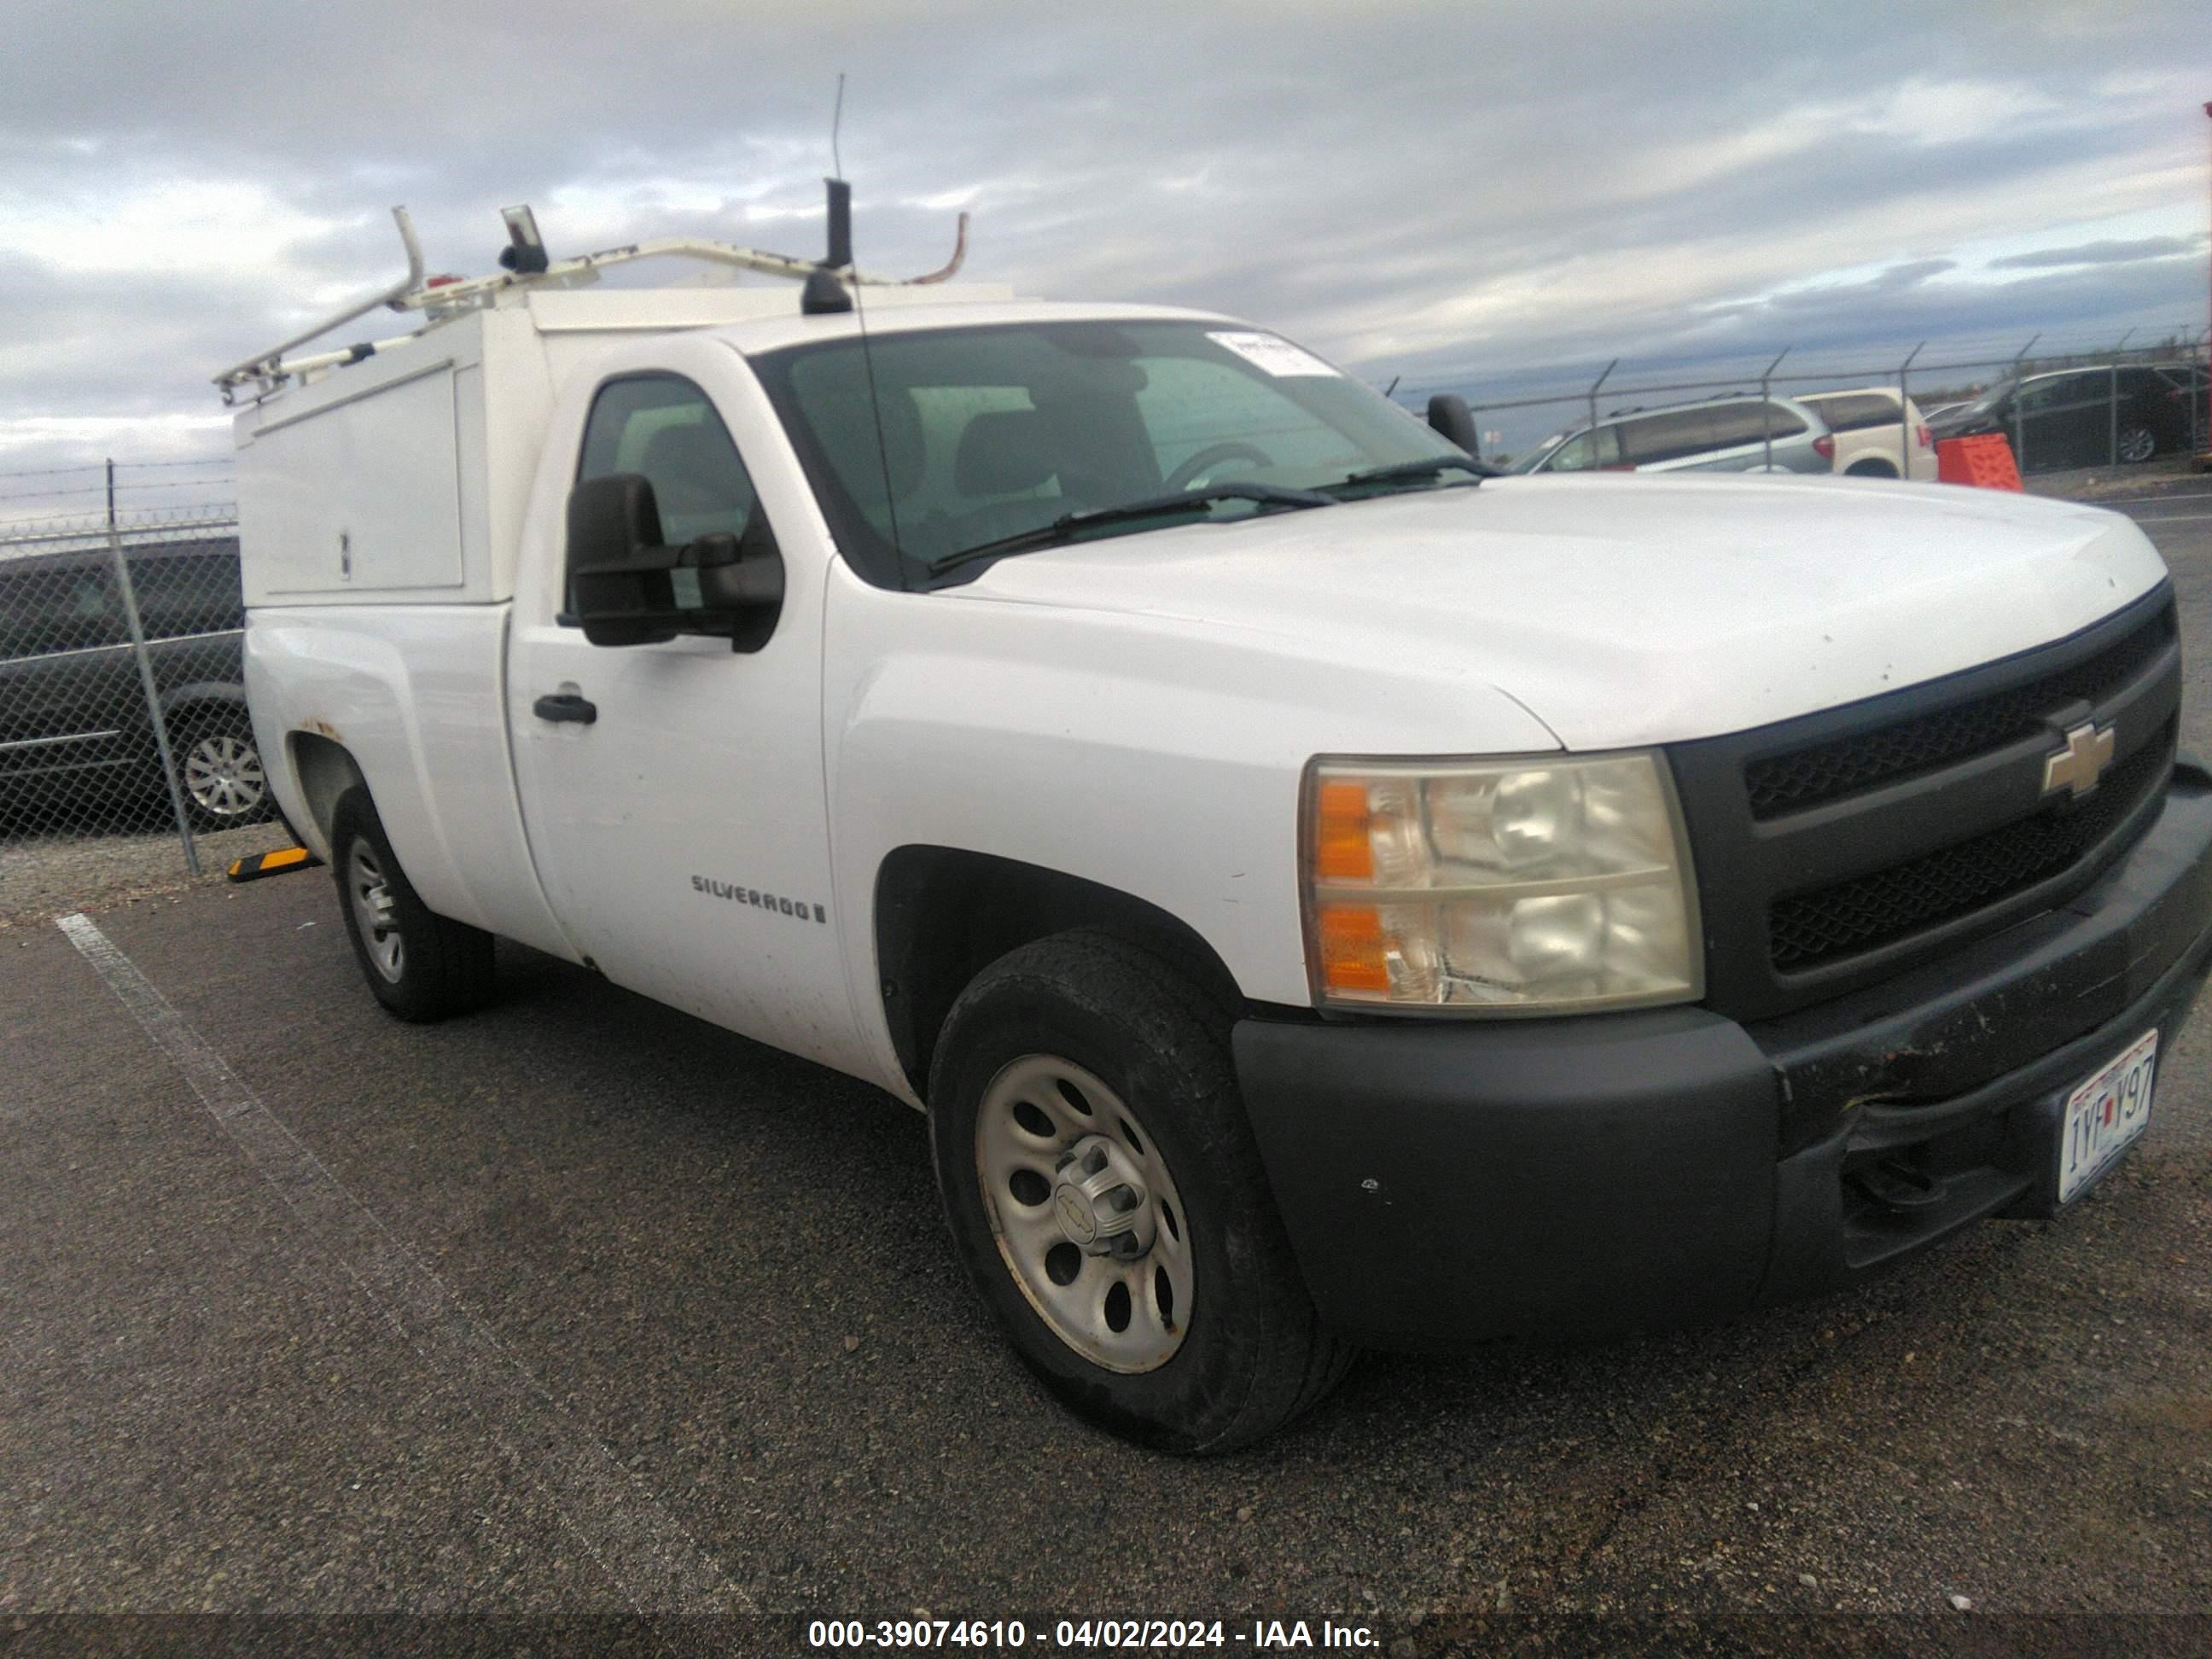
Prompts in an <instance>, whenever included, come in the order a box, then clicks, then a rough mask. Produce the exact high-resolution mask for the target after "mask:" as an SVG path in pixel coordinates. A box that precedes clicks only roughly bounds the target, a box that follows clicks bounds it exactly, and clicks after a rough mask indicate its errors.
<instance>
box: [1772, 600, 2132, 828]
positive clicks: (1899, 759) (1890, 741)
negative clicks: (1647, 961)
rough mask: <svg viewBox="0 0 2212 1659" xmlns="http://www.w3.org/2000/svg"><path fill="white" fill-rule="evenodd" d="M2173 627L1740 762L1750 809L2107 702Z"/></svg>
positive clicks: (1842, 791)
mask: <svg viewBox="0 0 2212 1659" xmlns="http://www.w3.org/2000/svg"><path fill="white" fill-rule="evenodd" d="M2173 629H2174V617H2173V612H2172V610H2170V609H2168V610H2163V611H2160V612H2159V613H2158V614H2157V615H2156V616H2154V617H2151V618H2150V619H2149V620H2148V622H2146V623H2143V624H2142V626H2141V627H2138V628H2136V629H2133V630H2132V631H2131V632H2130V633H2128V634H2127V635H2124V636H2123V637H2122V638H2120V639H2119V640H2118V641H2114V642H2113V643H2112V644H2111V645H2109V646H2107V647H2105V648H2104V649H2103V650H2101V651H2100V652H2098V653H2096V654H2095V655H2094V656H2093V657H2091V658H2089V659H2087V661H2084V662H2079V663H2072V664H2069V665H2066V666H2064V667H2063V668H2059V669H2057V670H2055V671H2051V672H2050V673H2046V674H2043V675H2040V676H2039V677H2038V678H2035V679H2034V680H2033V681H2031V682H2029V683H2028V684H2026V685H2016V686H2013V687H2010V688H2008V689H2007V690H2002V691H1997V692H1993V693H1991V694H1990V695H1989V696H1982V697H1975V698H1972V699H1970V700H1969V701H1967V702H1961V703H1958V704H1954V706H1952V707H1950V708H1942V709H1936V710H1934V711H1932V712H1930V713H1929V714H1919V715H1915V716H1912V717H1911V718H1909V719H1905V720H1899V721H1896V722H1895V723H1894V724H1892V725H1888V726H1880V727H1878V728H1876V729H1875V730H1873V731H1870V732H1855V733H1853V734H1852V735H1851V736H1850V737H1847V738H1835V739H1832V740H1831V741H1829V742H1826V743H1816V744H1809V745H1808V746H1807V747H1805V748H1802V749H1792V750H1784V752H1783V753H1781V754H1778V755H1769V756H1766V757H1763V758H1761V759H1759V760H1755V761H1753V762H1752V763H1750V764H1749V765H1747V766H1746V767H1745V768H1744V770H1743V781H1744V787H1745V789H1746V790H1747V792H1748V793H1749V794H1750V797H1751V815H1752V817H1754V818H1758V819H1759V820H1760V821H1762V822H1764V821H1765V820H1766V819H1769V818H1775V817H1781V816H1782V815H1783V814H1784V813H1786V812H1798V811H1804V810H1805V809H1806V808H1807V807H1810V806H1818V805H1822V804H1823V803H1825V802H1827V801H1832V800H1838V799H1842V798H1843V797H1844V796H1845V795H1852V794H1857V793H1859V792H1860V791H1862V790H1865V789H1873V788H1877V787H1881V785H1884V784H1888V783H1894V782H1897V781H1900V780H1902V779H1905V778H1911V777H1917V776H1918V775H1920V774H1922V773H1923V772H1928V771H1930V770H1933V769H1935V768H1936V767H1939V766H1944V765H1948V764H1950V763H1954V762H1956V761H1961V760H1966V759H1968V758H1970V757H1973V756H1975V755H1985V754H1988V753H1990V752H1991V751H1992V750H1998V749H2002V748H2003V747H2004V746H2005V744H2008V743H2012V742H2015V741H2016V740H2017V739H2019V738H2022V737H2025V736H2028V735H2031V734H2033V732H2035V731H2036V730H2037V729H2038V727H2039V726H2040V725H2041V723H2042V718H2043V716H2044V715H2045V714H2048V713H2049V712H2050V711H2051V709H2054V708H2063V707H2064V706H2065V705H2066V704H2068V703H2070V702H2089V703H2097V702H2102V701H2104V699H2105V698H2106V697H2107V696H2110V695H2111V693H2112V691H2113V690H2115V689H2116V688H2118V687H2119V686H2122V685H2124V684H2127V683H2128V681H2130V679H2132V678H2135V676H2136V674H2137V673H2139V672H2141V671H2142V667H2143V665H2144V664H2146V663H2148V661H2150V659H2152V658H2153V657H2154V656H2156V655H2157V654H2158V653H2160V651H2162V650H2164V649H2165V648H2166V646H2167V645H2169V644H2171V643H2172V640H2173Z"/></svg>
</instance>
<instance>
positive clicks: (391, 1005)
mask: <svg viewBox="0 0 2212 1659" xmlns="http://www.w3.org/2000/svg"><path fill="white" fill-rule="evenodd" d="M331 871H332V872H333V873H334V874H335V875H336V876H337V888H338V907H339V908H340V910H341V911H342V912H343V915H344V916H345V926H346V934H347V937H349V939H352V940H353V949H354V955H355V956H356V957H357V958H358V959H359V960H360V963H361V971H362V976H363V977H365V978H366V979H367V980H368V988H369V990H370V992H371V993H372V994H374V996H375V998H376V1000H378V1001H379V1002H380V1003H382V1004H383V1005H384V1006H385V1007H386V1008H387V1009H389V1010H390V1011H391V1012H392V1013H394V1014H397V1015H398V1017H399V1018H402V1019H404V1020H412V1021H416V1022H418V1023H420V1022H428V1021H431V1020H440V1019H447V1018H451V1017H452V1016H453V1015H455V1014H463V1013H467V1012H470V1011H471V1009H475V1008H479V1007H482V1006H483V1004H484V1003H485V1002H486V1001H488V1000H489V999H490V996H491V992H492V974H493V969H492V943H491V935H490V934H489V933H485V932H484V931H483V929H482V928H478V927H470V926H469V925H468V924H467V923H465V922H459V921H453V920H452V919H451V918H450V917H447V916H441V915H436V914H435V912H433V911H432V910H431V909H430V908H428V906H426V905H425V904H424V903H423V902H422V899H421V898H420V897H419V896H417V895H416V891H415V889H414V887H413V886H412V885H411V884H410V883H409V881H408V879H407V876H406V872H404V871H403V870H401V869H400V867H399V860H398V859H396V858H394V857H393V856H392V843H391V842H390V841H389V840H388V839H386V836H385V833H384V823H383V821H382V820H381V819H380V818H379V817H377V816H376V806H375V804H374V802H372V801H371V800H370V799H369V797H368V791H367V790H366V789H362V788H358V787H356V788H352V789H349V790H347V791H346V792H345V793H344V794H343V795H341V796H339V797H338V803H337V807H336V809H335V810H334V811H332V812H331Z"/></svg>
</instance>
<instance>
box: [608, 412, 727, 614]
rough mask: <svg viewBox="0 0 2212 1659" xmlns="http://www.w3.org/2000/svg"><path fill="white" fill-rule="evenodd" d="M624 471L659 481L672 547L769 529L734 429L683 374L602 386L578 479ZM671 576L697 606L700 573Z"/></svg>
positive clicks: (665, 533) (681, 599) (657, 499)
mask: <svg viewBox="0 0 2212 1659" xmlns="http://www.w3.org/2000/svg"><path fill="white" fill-rule="evenodd" d="M619 472H635V473H639V474H641V475H642V476H643V477H645V479H646V480H647V482H648V483H651V484H652V485H653V505H654V506H655V507H657V508H658V509H659V514H660V534H661V539H662V542H663V544H665V545H666V546H669V547H683V546H685V545H687V544H690V543H692V542H696V541H697V540H698V539H699V538H701V537H702V536H713V535H725V534H726V535H731V536H735V537H736V538H738V540H739V541H740V542H744V543H745V544H747V545H748V547H754V546H758V545H760V544H762V543H763V540H764V539H765V538H768V537H769V525H768V515H767V513H765V512H764V511H763V509H762V507H761V505H760V498H759V496H758V495H757V494H756V493H755V491H754V489H753V481H752V477H751V475H750V473H748V472H747V471H745V464H744V461H743V460H742V459H740V458H739V457H738V447H737V445H736V444H735V443H734V442H733V441H732V440H731V437H730V433H729V428H727V427H726V426H724V425H723V424H722V417H721V416H720V415H718V414H716V413H715V412H714V403H713V401H712V400H711V399H709V398H708V396H707V394H706V393H705V392H702V391H701V390H700V389H699V388H698V387H697V386H694V385H693V384H692V383H691V382H690V381H689V380H684V378H683V377H682V376H680V375H676V374H638V375H632V376H630V377H629V378H627V379H624V380H610V381H609V382H608V383H607V384H606V385H605V386H601V387H600V388H599V396H598V397H597V398H593V399H592V413H591V417H590V419H589V420H588V421H586V422H585V426H584V451H583V459H582V460H581V462H580V465H578V467H577V469H576V478H577V482H578V483H582V482H583V481H584V480H585V479H586V478H604V477H611V476H612V475H613V474H616V473H619ZM669 576H670V580H671V584H672V585H673V586H674V588H675V590H676V592H675V600H676V604H677V605H678V607H680V608H683V609H686V610H690V609H696V607H697V605H698V604H699V575H698V572H696V570H674V571H671V572H670V573H669Z"/></svg>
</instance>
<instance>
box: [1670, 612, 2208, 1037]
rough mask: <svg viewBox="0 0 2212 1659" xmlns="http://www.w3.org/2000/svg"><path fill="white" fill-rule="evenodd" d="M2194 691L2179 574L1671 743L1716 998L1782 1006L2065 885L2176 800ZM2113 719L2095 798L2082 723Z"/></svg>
mask: <svg viewBox="0 0 2212 1659" xmlns="http://www.w3.org/2000/svg"><path fill="white" fill-rule="evenodd" d="M2180 705H2181V648H2180V643H2179V636H2178V631H2177V629H2176V627H2175V621H2174V611H2173V596H2172V590H2171V589H2170V588H2169V587H2167V586H2160V588H2159V589H2158V590H2157V591H2155V592H2152V593H2148V594H2146V595H2145V596H2144V597H2143V598H2142V599H2139V600H2137V601H2136V603H2135V604H2133V605H2130V606H2128V607H2127V608H2126V609H2125V610H2124V611H2119V612H2118V613H2116V614H2115V615H2113V616H2112V617H2107V618H2106V619H2105V620H2104V621H2102V622H2100V623H2095V624H2093V625H2092V626H2091V627H2089V628H2087V629H2082V630H2081V632H2080V633H2078V634H2075V635H2072V636H2071V637H2069V638H2068V639H2064V640H2060V641H2055V642H2054V643H2052V644H2050V645H2047V646H2043V647H2038V648H2037V649H2035V650H2033V651H2029V652H2024V653H2021V654H2020V655H2019V656H2016V657H2011V658H2008V659H2004V660H2003V661H2001V662H1996V663H1991V664H1988V665H1984V666H1983V667H1980V668H1975V669H1970V670H1968V671H1966V672H1964V673H1960V674H1953V675H1949V676H1947V677H1946V678H1942V679H1940V680H1934V681H1930V682H1929V683H1927V684H1922V685H1915V686H1909V687H1907V688H1905V690H1901V691H1895V692H1888V693H1885V694H1884V695H1882V696H1879V697H1871V698H1869V699H1867V700H1866V701H1864V702H1858V703H1853V704H1850V705H1849V706H1847V707H1845V708H1833V709H1827V710H1825V711H1823V712H1821V713H1820V714H1808V715H1805V716H1802V717H1801V718H1799V719H1796V720H1784V721H1780V722H1778V723H1777V724H1775V725H1772V726H1761V727H1759V728H1757V729H1756V730H1753V731H1750V732H1736V733H1734V734H1732V735H1730V736H1729V737H1724V738H1707V739H1705V740H1702V741H1699V742H1696V743H1686V744H1673V745H1671V746H1670V747H1669V748H1668V751H1667V752H1668V762H1669V763H1670V764H1671V765H1672V767H1673V769H1674V781H1675V785H1676V787H1677V790H1678V792H1679V793H1680V798H1681V802H1682V813H1683V817H1684V818H1685V819H1686V822H1687V824H1688V828H1689V832H1690V845H1691V851H1692V857H1693V859H1694V860H1695V863H1696V866H1697V872H1698V888H1699V909H1700V911H1701V912H1702V915H1703V918H1704V925H1705V986H1706V1002H1707V1005H1708V1006H1711V1007H1712V1008H1713V1009H1715V1010H1717V1012H1722V1013H1726V1014H1729V1015H1730V1016H1732V1017H1734V1018H1739V1019H1747V1020H1749V1019H1761V1018H1773V1017H1775V1016H1778V1015H1781V1014H1786V1013H1788V1012H1790V1011H1792V1010H1794V1009H1796V1008H1800V1007H1803V1006H1808V1004H1811V1003H1814V1002H1817V1001H1820V1000H1823V999H1825V998H1827V997H1831V996H1838V995H1842V994H1845V993H1847V992H1850V991H1852V990H1855V989H1857V988H1859V987H1863V986H1867V985H1871V984H1873V983H1875V981H1878V980H1880V979H1881V978H1882V977H1884V976H1885V975H1890V974H1893V973H1896V972H1899V971H1901V970H1903V969H1906V968H1909V967H1911V966H1912V965H1913V964H1915V963H1919V962H1923V961H1925V960H1927V959H1929V957H1933V956H1935V955H1936V954H1937V953H1938V952H1940V951H1944V950H1947V949H1952V948H1955V947H1956V946H1958V945H1962V944H1964V943H1966V941H1967V940H1969V939H1976V938H1979V937H1981V936H1983V935H1984V934H1986V933H1992V932H1995V931H1996V929H1998V928H2000V927H2006V926H2008V925H2009V924H2011V923H2012V922H2015V921H2021V920H2023V919H2025V918H2026V917H2027V916H2030V915H2034V914H2035V913H2037V912H2038V911H2039V910H2044V909H2048V908H2051V907H2052V906H2054V905H2057V904H2062V903H2063V902H2066V900H2067V899H2068V898H2069V897H2070V896H2072V895H2073V894H2075V893H2076V892H2078V891H2080V890H2081V889H2082V888H2083V887H2086V886H2087V885H2088V884H2089V883H2091V882H2092V881H2093V880H2095V879H2096V878H2097V877H2098V875H2099V874H2100V873H2101V872H2103V871H2104V870H2106V868H2108V867H2109V866H2111V864H2112V861H2113V860H2115V859H2117V858H2118V857H2119V855H2120V854H2121V853H2122V852H2123V851H2124V849H2125V848H2127V847H2128V846H2129V845H2130V844H2132V842H2133V841H2134V840H2135V838H2136V836H2138V835H2140V834H2141V833H2142V830H2143V829H2146V828H2147V827H2148V825H2149V823H2150V822H2151V820H2152V818H2153V817H2155V816H2156V813H2157V811H2158V807H2159V805H2160V802H2161V801H2162V800H2163V799H2164V798H2165V792H2166V781H2167V779H2168V778H2169V776H2170V775H2171V773H2172V761H2173V753H2174V740H2175V735H2176V732H2177V728H2178V725H2179V712H2180ZM2083 722H2093V723H2094V724H2095V726H2097V728H2098V729H2099V730H2100V731H2102V732H2110V733H2111V734H2112V757H2111V759H2110V760H2109V761H2108V762H2107V763H2106V766H2105V769H2104V774H2103V776H2102V777H2101V778H2100V780H2099V781H2098V783H2097V787H2095V788H2094V789H2093V790H2092V791H2091V792H2090V793H2088V794H2087V795H2085V796H2083V797H2081V799H2079V800H2075V799H2072V798H2071V797H2070V796H2061V795H2054V794H2053V793H2051V792H2048V791H2046V790H2045V788H2044V787H2043V784H2044V768H2045V763H2047V761H2048V760H2049V759H2050V758H2051V756H2053V755H2054V754H2057V753H2058V752H2060V750H2061V749H2062V747H2063V737H2064V734H2065V733H2066V732H2069V731H2070V730H2072V729H2074V728H2075V727H2076V726H2079V725H2081V724H2082V723H2083Z"/></svg>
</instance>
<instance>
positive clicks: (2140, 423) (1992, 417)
mask: <svg viewBox="0 0 2212 1659" xmlns="http://www.w3.org/2000/svg"><path fill="white" fill-rule="evenodd" d="M2203 386H2204V369H2203V366H2202V365H2201V364H2194V363H2129V364H2124V365H2119V366H2112V365H2107V366H2106V367H2103V368H2067V369H2054V370H2051V371H2050V372H2048V373H2045V374H2027V375H2022V376H2018V377H2015V378H2014V379H2011V380H2000V381H1998V382H1997V384H1996V385H1995V386H1991V387H1990V389H1989V390H1988V391H1987V392H1984V393H1983V394H1982V395H1981V396H1980V397H1978V398H1976V399H1974V401H1973V402H1972V403H1970V404H1963V405H1961V406H1960V407H1959V408H1957V409H1953V410H1945V411H1944V412H1942V414H1939V415H1936V416H1930V417H1929V428H1930V429H1931V430H1932V431H1933V432H1934V434H1935V435H1936V437H1937V438H1938V439H1939V440H1940V439H1943V438H1964V437H1968V436H1971V435H1974V434H1977V433H1983V432H2001V433H2002V434H2004V435H2005V436H2006V437H2008V438H2009V439H2010V440H2011V441H2012V447H2013V453H2014V456H2015V459H2017V460H2018V461H2019V463H2020V467H2021V471H2023V472H2048V471H2053V470H2055V469H2057V468H2060V467H2069V466H2108V465H2112V464H2113V463H2114V462H2116V461H2117V462H2121V463H2130V464H2134V463H2141V462H2143V461H2148V460H2150V459H2154V457H2156V456H2160V455H2173V454H2179V453H2182V452H2184V451H2185V450H2187V449H2188V448H2189V447H2191V442H2192V435H2191V429H2192V426H2195V427H2197V428H2201V427H2202V425H2203V398H2204V393H2203ZM2192 404H2193V405H2194V408H2195V419H2194V421H2193V422H2192V418H2191V408H2192ZM2195 441H2202V440H2201V439H2197V440H2195Z"/></svg>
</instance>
